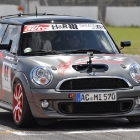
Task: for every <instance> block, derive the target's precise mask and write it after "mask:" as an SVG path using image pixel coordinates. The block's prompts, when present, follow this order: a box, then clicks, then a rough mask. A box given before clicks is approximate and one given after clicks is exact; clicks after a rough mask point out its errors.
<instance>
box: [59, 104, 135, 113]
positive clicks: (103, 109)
mask: <svg viewBox="0 0 140 140" xmlns="http://www.w3.org/2000/svg"><path fill="white" fill-rule="evenodd" d="M132 104H133V101H111V102H86V103H85V102H84V103H79V102H78V103H77V102H72V103H59V104H58V107H59V110H60V112H62V113H64V114H75V115H76V114H83V115H88V114H89V115H98V114H117V113H123V112H127V111H129V110H130V109H131V108H132Z"/></svg>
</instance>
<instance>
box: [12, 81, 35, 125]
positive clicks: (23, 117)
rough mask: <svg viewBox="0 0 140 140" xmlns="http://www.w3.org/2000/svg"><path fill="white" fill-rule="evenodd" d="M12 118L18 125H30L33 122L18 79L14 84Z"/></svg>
mask: <svg viewBox="0 0 140 140" xmlns="http://www.w3.org/2000/svg"><path fill="white" fill-rule="evenodd" d="M13 119H14V122H15V124H16V125H17V126H18V127H23V126H30V125H32V124H33V123H34V122H35V121H34V118H33V116H32V113H31V111H30V107H29V104H28V101H27V98H26V95H25V92H24V88H23V86H22V83H21V82H20V80H17V81H16V82H15V84H14V95H13Z"/></svg>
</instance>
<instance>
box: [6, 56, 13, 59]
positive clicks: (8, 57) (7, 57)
mask: <svg viewBox="0 0 140 140" xmlns="http://www.w3.org/2000/svg"><path fill="white" fill-rule="evenodd" d="M5 59H8V60H13V59H14V58H13V57H10V56H5Z"/></svg>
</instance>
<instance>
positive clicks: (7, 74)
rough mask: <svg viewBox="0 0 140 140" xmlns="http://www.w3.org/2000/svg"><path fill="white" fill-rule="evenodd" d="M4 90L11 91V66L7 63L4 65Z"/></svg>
mask: <svg viewBox="0 0 140 140" xmlns="http://www.w3.org/2000/svg"><path fill="white" fill-rule="evenodd" d="M2 88H3V89H4V90H7V91H11V64H10V63H7V62H3V65H2Z"/></svg>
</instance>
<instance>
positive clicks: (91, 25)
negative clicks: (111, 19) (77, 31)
mask: <svg viewBox="0 0 140 140" xmlns="http://www.w3.org/2000/svg"><path fill="white" fill-rule="evenodd" d="M79 25H80V27H85V28H92V29H104V26H103V25H102V24H91V23H86V24H79Z"/></svg>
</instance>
